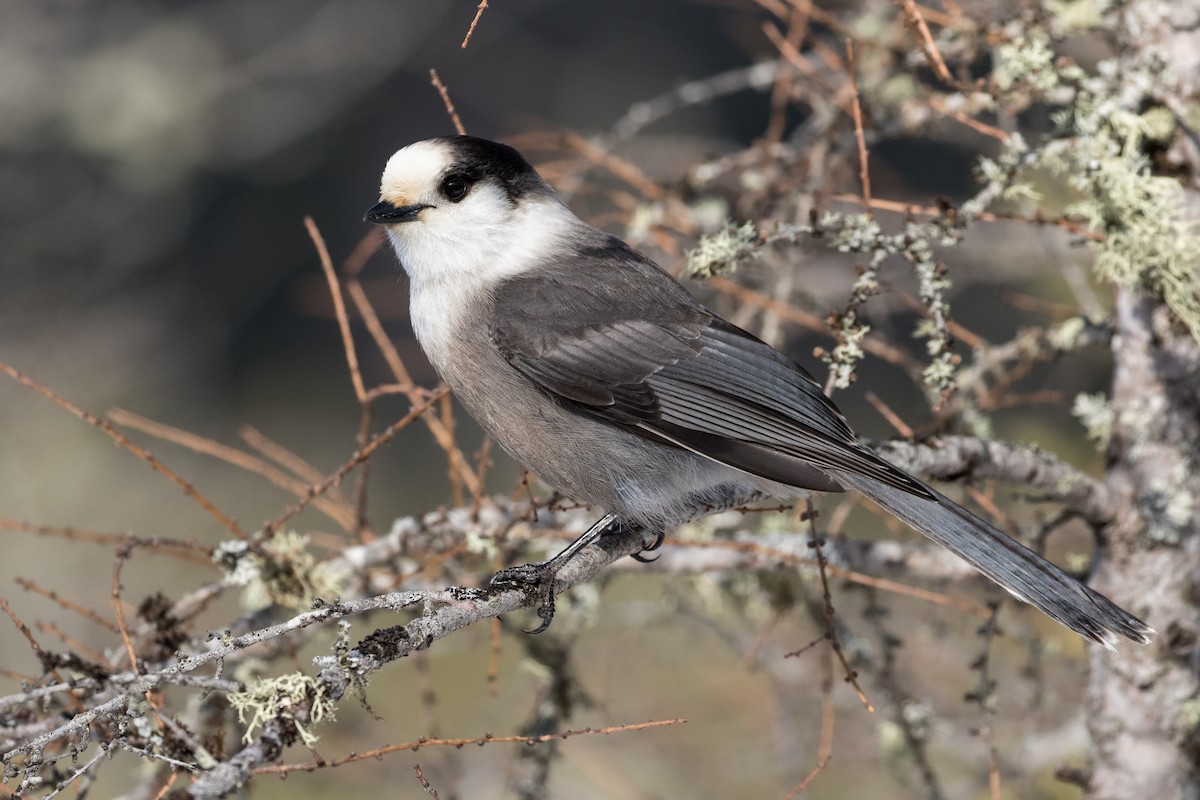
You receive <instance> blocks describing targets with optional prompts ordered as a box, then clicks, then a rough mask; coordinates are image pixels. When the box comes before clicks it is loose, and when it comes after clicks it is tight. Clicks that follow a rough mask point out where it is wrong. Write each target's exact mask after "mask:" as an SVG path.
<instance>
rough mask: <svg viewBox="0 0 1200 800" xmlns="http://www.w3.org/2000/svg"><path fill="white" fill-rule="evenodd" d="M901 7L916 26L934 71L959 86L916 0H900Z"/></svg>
mask: <svg viewBox="0 0 1200 800" xmlns="http://www.w3.org/2000/svg"><path fill="white" fill-rule="evenodd" d="M900 7H901V8H902V9H904V16H905V17H907V18H908V22H909V24H910V25H912V26H913V27H914V28H916V31H917V35H918V36H919V37H920V39H921V49H922V50H923V51H924V52H925V58H926V59H928V60H929V66H930V67H932V68H933V71H934V73H935V74H936V75H937V76H938V78H940V79H941V80H942V82H943V83H946V84H948V85H950V86H954V87H957V86H958V81H956V80H954V76H953V75H951V74H950V69H949V68H948V67H947V66H946V62H945V61H944V60H942V54H941V52H940V51H939V50H938V48H937V43H936V42H934V41H933V34H931V33H930V32H929V26H928V25H926V24H925V17H924V16H922V14H921V9H919V8H918V7H917V4H916V2H914V0H900Z"/></svg>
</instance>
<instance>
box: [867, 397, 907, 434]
mask: <svg viewBox="0 0 1200 800" xmlns="http://www.w3.org/2000/svg"><path fill="white" fill-rule="evenodd" d="M865 397H866V398H867V402H868V403H870V404H871V405H872V406H874V407H875V410H876V411H878V412H879V416H881V417H883V418H884V419H885V420H887V422H888V424H889V425H891V426H892V427H893V428H895V429H896V433H898V434H900V438H902V439H911V438H913V429H912V428H910V427H909V426H908V423H907V422H905V421H904V420H902V419H900V415H899V414H897V413H896V412H895V411H893V410H892V409H891V408H889V407H888V404H887V403H885V402H883V400H881V399H880V398H879V395H877V394H875V393H874V392H867V393H866V394H865Z"/></svg>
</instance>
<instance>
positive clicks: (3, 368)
mask: <svg viewBox="0 0 1200 800" xmlns="http://www.w3.org/2000/svg"><path fill="white" fill-rule="evenodd" d="M0 372H4V373H5V374H7V375H8V376H9V377H10V378H12V379H13V380H15V381H17V382H18V383H20V384H23V385H24V386H27V387H29V388H30V389H33V390H34V391H35V392H37V393H38V394H40V395H42V396H43V397H47V398H49V399H50V400H52V401H53V402H54V404H55V405H57V406H58V407H59V408H61V409H64V410H65V411H67V412H69V413H71V414H73V415H74V416H76V417H78V418H79V419H81V420H83V421H84V422H86V423H87V424H89V425H91V426H92V427H94V428H98V429H99V430H101V431H102V432H103V433H104V434H105V435H106V436H108V437H109V438H110V439H112V440H113V441H114V442H116V443H117V444H119V445H120V446H121V447H124V448H125V449H126V450H128V451H129V452H130V453H133V454H134V455H135V456H137V457H138V458H140V459H142V460H143V461H145V462H146V463H147V464H149V465H150V467H151V468H152V469H153V470H154V471H155V472H157V473H159V474H160V475H163V476H164V477H166V479H167V480H169V481H170V482H171V483H173V484H175V485H176V486H178V487H179V488H180V489H182V490H183V493H184V494H186V495H187V496H188V497H190V498H192V499H193V500H195V501H196V502H197V503H199V504H200V507H201V508H203V509H204V510H205V511H207V512H208V514H209V515H210V516H212V517H213V518H214V519H216V520H217V521H218V522H219V523H221V524H222V525H223V526H225V528H226V529H228V530H229V531H230V533H232V534H233V535H234V536H236V537H238V538H239V539H244V538H245V537H246V534H245V532H244V531H242V529H241V527H239V526H238V524H237V523H236V522H234V521H233V520H232V519H230V518H229V517H227V516H225V515H224V514H223V513H221V511H220V510H219V509H218V508H217V507H216V506H215V505H213V504H212V502H210V501H209V500H208V498H206V497H205V496H204V495H202V494H200V492H199V491H197V489H196V487H194V486H192V484H191V483H189V482H188V481H186V480H184V479H183V478H181V477H180V476H179V475H177V474H176V473H175V472H174V471H173V470H171V469H170V468H168V467H167V465H166V464H163V463H162V462H161V461H159V460H158V459H157V458H155V457H154V454H153V453H151V452H150V451H149V450H147V449H146V448H144V447H139V446H138V445H136V444H134V443H133V442H131V441H129V439H127V438H126V437H125V436H123V435H122V434H121V433H120V432H119V431H118V430H117V429H116V428H114V427H113V426H112V425H110V424H109V423H108V422H106V421H105V420H102V419H100V418H99V417H97V416H96V415H95V414H91V413H89V412H87V411H84V410H83V409H82V408H80V407H79V406H77V405H75V404H74V403H72V402H70V401H69V400H67V399H66V398H64V397H61V396H60V395H58V394H56V393H55V392H54V391H53V390H51V389H50V388H48V387H46V386H43V385H42V384H40V383H38V382H37V381H35V380H34V379H33V378H30V377H28V376H27V375H24V374H23V373H21V372H19V371H18V370H16V369H14V368H12V367H10V366H9V365H8V364H5V363H3V362H0Z"/></svg>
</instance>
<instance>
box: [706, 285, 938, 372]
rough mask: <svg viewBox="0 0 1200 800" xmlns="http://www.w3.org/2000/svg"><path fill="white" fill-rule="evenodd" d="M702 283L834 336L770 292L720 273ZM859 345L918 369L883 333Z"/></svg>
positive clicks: (809, 315) (822, 324) (813, 318)
mask: <svg viewBox="0 0 1200 800" xmlns="http://www.w3.org/2000/svg"><path fill="white" fill-rule="evenodd" d="M705 283H707V284H708V285H709V286H711V287H712V288H713V289H716V290H717V291H718V292H720V293H721V294H727V295H729V296H730V297H733V298H735V299H737V300H739V301H741V302H743V303H749V304H751V305H754V306H756V307H758V308H762V309H764V310H766V311H770V312H771V313H773V314H777V315H779V316H780V317H782V318H783V319H785V320H787V321H788V322H794V323H795V324H797V325H799V326H801V327H803V328H806V329H807V330H810V331H814V332H816V333H821V334H824V335H826V336H833V332H832V331H830V329H829V325H828V324H826V322H825V320H824V319H822V318H821V317H818V316H817V315H816V314H813V313H812V312H811V311H805V310H804V309H802V308H797V307H796V306H793V305H789V304H788V303H784V302H783V301H781V300H776V299H775V298H774V297H771V296H770V295H767V294H763V293H762V292H758V291H755V290H754V289H750V288H747V287H745V286H742V285H741V284H740V283H737V282H736V281H732V280H730V279H729V278H725V277H722V276H720V275H714V276H712V277H711V278H709V279H708V280H707V281H705ZM860 346H861V347H862V349H863V350H865V351H867V352H868V353H870V354H871V355H873V356H875V357H876V358H880V359H883V360H884V361H886V362H888V363H889V364H895V365H896V366H899V367H904V368H905V369H908V370H910V371H916V372H918V373H919V372H920V370H921V365H920V364H918V363H917V361H916V360H915V359H914V358H913V357H912V356H911V355H910V354H908V353H906V352H905V351H904V350H902V349H901V348H899V347H897V346H896V345H893V344H891V343H889V342H887V341H886V340H884V339H883V338H882V337H879V336H876V335H874V334H867V335H866V336H865V337H863V339H862V341H861V342H860Z"/></svg>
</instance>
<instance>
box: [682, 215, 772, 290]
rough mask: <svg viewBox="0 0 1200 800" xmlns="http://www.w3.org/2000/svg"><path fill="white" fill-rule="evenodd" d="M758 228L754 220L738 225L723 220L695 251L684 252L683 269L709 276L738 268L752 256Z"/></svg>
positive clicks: (687, 272) (695, 276) (691, 274)
mask: <svg viewBox="0 0 1200 800" xmlns="http://www.w3.org/2000/svg"><path fill="white" fill-rule="evenodd" d="M758 241H759V237H758V229H757V228H755V227H754V223H753V222H745V223H742V224H741V225H738V224H736V223H734V222H726V223H725V225H724V226H723V227H722V228H721V230H719V231H717V232H716V233H714V234H711V235H709V236H705V237H704V238H702V239H701V240H700V241H699V243H698V244H697V245H696V248H695V249H694V250H689V251H688V252H687V256H686V258H687V261H686V265H685V266H684V272H685V273H686V274H687V275H688V276H690V277H693V278H711V277H712V276H713V275H720V274H721V273H724V272H728V271H731V270H733V269H734V268H736V267H737V265H738V263H739V262H741V260H742V259H744V258H747V257H749V256H751V255H753V254H754V253H755V251H756V248H755V245H757V244H758Z"/></svg>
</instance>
